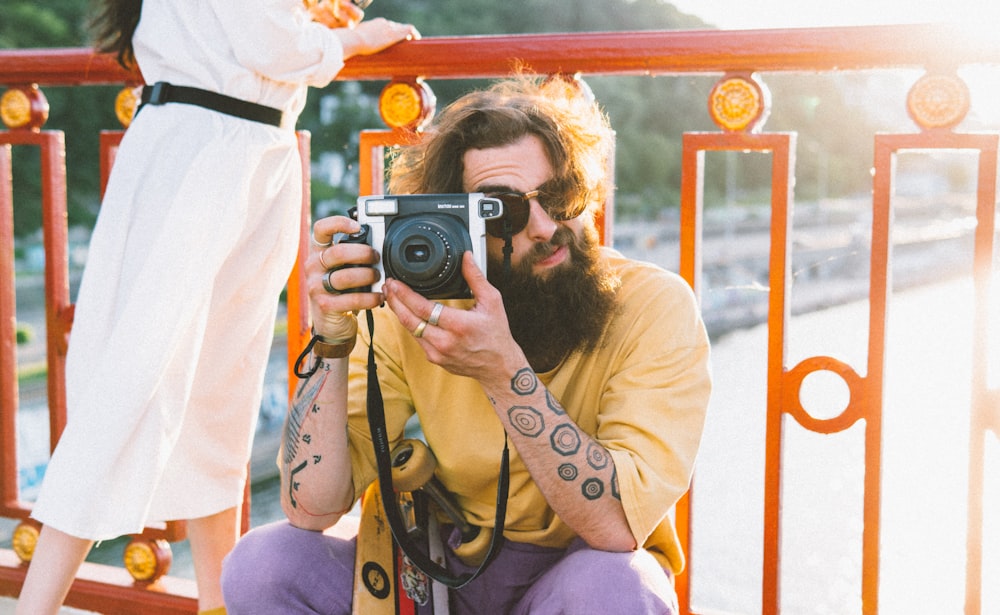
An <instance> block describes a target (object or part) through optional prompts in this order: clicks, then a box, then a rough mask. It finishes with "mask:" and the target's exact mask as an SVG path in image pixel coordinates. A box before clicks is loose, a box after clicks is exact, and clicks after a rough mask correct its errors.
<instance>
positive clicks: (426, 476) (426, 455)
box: [392, 440, 437, 491]
mask: <svg viewBox="0 0 1000 615" xmlns="http://www.w3.org/2000/svg"><path fill="white" fill-rule="evenodd" d="M435 468H437V460H436V459H434V454H433V453H432V452H431V449H429V448H427V445H426V444H424V443H423V442H421V441H420V440H403V441H402V442H400V443H399V445H398V446H396V448H394V449H393V450H392V487H393V489H395V490H396V491H416V490H418V489H420V488H421V487H423V486H424V485H426V484H427V481H429V480H430V479H431V477H432V476H434V470H435Z"/></svg>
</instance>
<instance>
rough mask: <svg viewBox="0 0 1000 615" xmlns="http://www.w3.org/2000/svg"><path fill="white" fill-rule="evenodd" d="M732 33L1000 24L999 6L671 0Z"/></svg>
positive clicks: (970, 1) (956, 0)
mask: <svg viewBox="0 0 1000 615" xmlns="http://www.w3.org/2000/svg"><path fill="white" fill-rule="evenodd" d="M670 1H671V4H673V5H674V6H676V7H677V8H678V9H680V10H681V11H683V12H685V13H690V14H692V15H697V16H698V17H701V18H702V20H703V21H705V22H707V23H709V24H711V25H714V26H718V27H720V28H726V29H757V28H799V27H816V26H855V25H866V24H867V25H875V24H892V23H898V24H903V23H932V22H948V23H956V22H957V23H964V24H972V25H984V24H992V25H995V24H996V23H997V22H1000V2H998V1H997V0H832V1H831V0H670Z"/></svg>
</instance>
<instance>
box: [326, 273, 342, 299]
mask: <svg viewBox="0 0 1000 615" xmlns="http://www.w3.org/2000/svg"><path fill="white" fill-rule="evenodd" d="M333 273H334V272H333V271H332V270H331V271H327V272H326V275H325V276H323V289H324V290H326V292H328V293H330V294H331V295H339V294H340V291H339V290H337V289H336V288H335V287H334V285H333V282H331V281H330V276H332V275H333Z"/></svg>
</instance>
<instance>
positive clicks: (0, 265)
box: [0, 133, 18, 514]
mask: <svg viewBox="0 0 1000 615" xmlns="http://www.w3.org/2000/svg"><path fill="white" fill-rule="evenodd" d="M3 137H4V133H0V507H2V512H3V514H11V512H12V511H11V509H12V508H13V507H14V505H15V504H16V503H17V500H18V493H17V492H18V485H17V406H18V385H17V326H16V325H17V319H16V318H15V316H16V314H15V308H16V301H15V298H16V295H15V292H16V286H15V283H14V189H13V179H12V178H13V175H12V168H11V161H12V158H11V146H10V144H8V143H4V142H3Z"/></svg>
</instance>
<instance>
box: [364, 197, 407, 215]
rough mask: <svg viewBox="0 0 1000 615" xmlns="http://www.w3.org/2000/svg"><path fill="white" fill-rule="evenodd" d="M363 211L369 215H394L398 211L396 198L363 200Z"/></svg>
mask: <svg viewBox="0 0 1000 615" xmlns="http://www.w3.org/2000/svg"><path fill="white" fill-rule="evenodd" d="M365 213H366V214H367V215H369V216H395V215H396V214H397V213H399V212H398V207H397V205H396V199H372V200H370V201H365Z"/></svg>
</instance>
